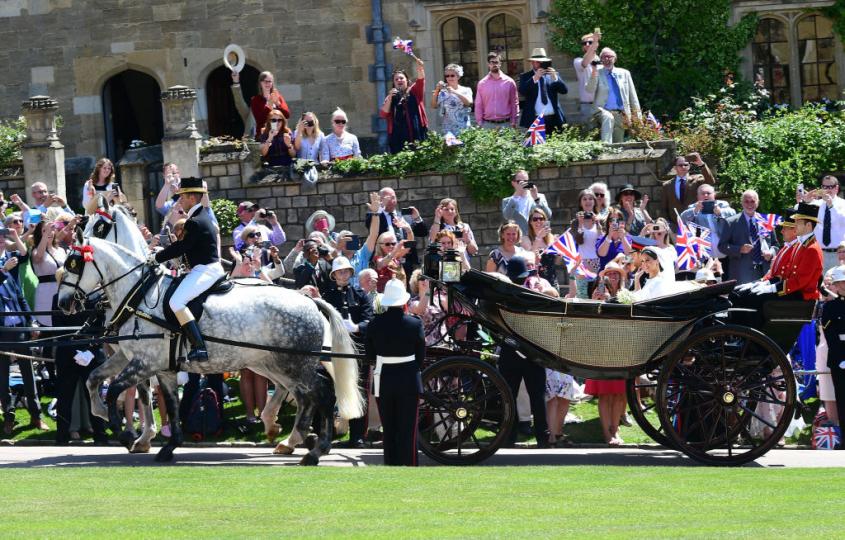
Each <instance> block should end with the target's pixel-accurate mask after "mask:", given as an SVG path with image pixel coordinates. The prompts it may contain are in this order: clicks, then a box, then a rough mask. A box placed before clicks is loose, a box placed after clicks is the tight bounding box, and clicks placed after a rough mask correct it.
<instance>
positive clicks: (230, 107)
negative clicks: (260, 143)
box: [205, 64, 258, 139]
mask: <svg viewBox="0 0 845 540" xmlns="http://www.w3.org/2000/svg"><path fill="white" fill-rule="evenodd" d="M231 85H232V75H231V72H230V71H229V69H228V68H227V67H226V66H220V67H218V68H216V69H214V70H213V71H212V72H211V73H209V74H208V78H207V79H206V81H205V99H206V107H207V110H208V134H209V135H210V136H212V137H219V136H221V135H229V136H231V137H235V138H236V139H240V138H241V137H243V135H244V122H243V119H242V118H241V115H240V114H238V110H237V108H236V107H235V103H234V101H233V99H232V91H231V90H230V87H231ZM257 93H258V70H257V69H255V68H254V67H252V66H250V65H249V64H247V65H245V66H244V68H243V70H242V71H241V96H242V97H241V99H243V100H244V101H245V102H246V103H249V100H250V99H252V96H254V95H256V94H257Z"/></svg>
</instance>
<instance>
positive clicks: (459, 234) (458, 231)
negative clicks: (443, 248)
mask: <svg viewBox="0 0 845 540" xmlns="http://www.w3.org/2000/svg"><path fill="white" fill-rule="evenodd" d="M452 234H454V235H455V238H458V239H462V238H463V237H464V231H463V229H455V230H454V231H452Z"/></svg>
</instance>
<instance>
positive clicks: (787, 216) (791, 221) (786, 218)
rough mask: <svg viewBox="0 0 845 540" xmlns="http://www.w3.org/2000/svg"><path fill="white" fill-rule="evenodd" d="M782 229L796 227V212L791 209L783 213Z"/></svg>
mask: <svg viewBox="0 0 845 540" xmlns="http://www.w3.org/2000/svg"><path fill="white" fill-rule="evenodd" d="M780 226H781V227H795V210H792V209H791V208H789V209H787V210H784V211H783V221H781V224H780Z"/></svg>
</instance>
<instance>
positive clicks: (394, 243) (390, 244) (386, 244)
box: [381, 242, 396, 246]
mask: <svg viewBox="0 0 845 540" xmlns="http://www.w3.org/2000/svg"><path fill="white" fill-rule="evenodd" d="M381 245H383V246H395V245H396V242H382V243H381Z"/></svg>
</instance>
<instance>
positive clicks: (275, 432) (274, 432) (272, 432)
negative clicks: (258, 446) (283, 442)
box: [264, 424, 282, 442]
mask: <svg viewBox="0 0 845 540" xmlns="http://www.w3.org/2000/svg"><path fill="white" fill-rule="evenodd" d="M281 432H282V426H280V425H279V424H273V425H272V426H270V429H268V430H267V431H265V432H264V434H265V435H266V436H267V440H268V441H270V442H273V441H275V440H276V437H278V436H279V433H281Z"/></svg>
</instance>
